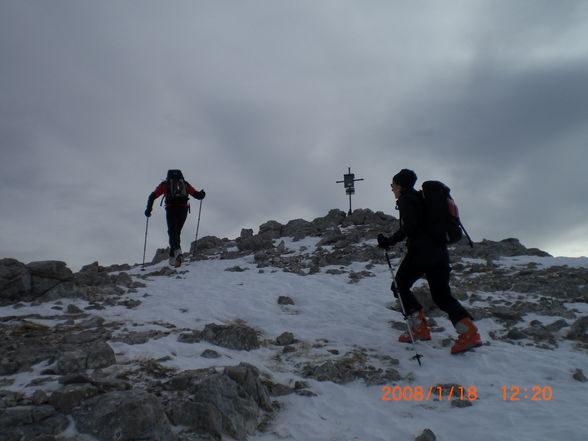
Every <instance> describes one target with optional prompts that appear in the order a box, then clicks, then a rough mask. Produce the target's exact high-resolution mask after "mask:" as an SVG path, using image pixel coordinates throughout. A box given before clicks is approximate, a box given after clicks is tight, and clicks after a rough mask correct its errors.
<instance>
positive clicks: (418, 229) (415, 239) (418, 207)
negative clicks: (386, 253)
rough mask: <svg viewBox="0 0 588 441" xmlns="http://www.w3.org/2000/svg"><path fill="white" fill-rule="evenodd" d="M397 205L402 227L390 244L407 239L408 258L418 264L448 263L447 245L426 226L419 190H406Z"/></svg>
mask: <svg viewBox="0 0 588 441" xmlns="http://www.w3.org/2000/svg"><path fill="white" fill-rule="evenodd" d="M396 206H397V208H398V211H399V213H400V227H399V228H398V230H397V231H396V232H395V233H394V234H393V235H392V236H391V237H390V239H389V243H390V245H394V244H396V243H398V242H400V241H402V240H404V239H407V241H406V247H407V253H406V258H407V259H410V261H411V262H413V263H415V264H417V265H425V266H428V265H436V264H440V263H445V262H447V263H448V262H449V255H448V253H447V245H445V244H444V243H439V242H436V241H434V240H433V239H432V238H431V236H430V235H429V234H428V233H427V231H426V230H425V228H424V214H425V213H424V210H425V207H424V204H423V200H422V198H421V195H420V194H419V192H418V191H416V190H414V189H412V188H411V189H408V190H404V191H403V192H402V194H401V195H400V197H399V198H398V200H397V201H396Z"/></svg>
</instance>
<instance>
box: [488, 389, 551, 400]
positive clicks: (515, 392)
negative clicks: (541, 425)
mask: <svg viewBox="0 0 588 441" xmlns="http://www.w3.org/2000/svg"><path fill="white" fill-rule="evenodd" d="M500 388H501V389H502V399H503V400H504V401H520V400H531V401H549V400H551V399H552V398H553V391H552V390H551V387H549V386H543V387H540V386H533V387H519V386H511V387H506V386H500Z"/></svg>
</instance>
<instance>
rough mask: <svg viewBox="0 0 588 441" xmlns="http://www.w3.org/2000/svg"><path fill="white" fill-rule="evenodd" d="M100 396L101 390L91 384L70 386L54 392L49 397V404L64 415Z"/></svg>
mask: <svg viewBox="0 0 588 441" xmlns="http://www.w3.org/2000/svg"><path fill="white" fill-rule="evenodd" d="M98 394H100V390H99V389H98V388H96V387H94V386H93V385H91V384H70V385H67V386H65V387H63V388H61V389H58V390H56V391H54V392H53V393H52V394H51V396H50V397H49V404H51V405H52V406H53V407H55V408H56V409H57V410H59V411H60V412H62V413H71V411H72V410H73V409H74V408H75V407H77V406H78V404H80V403H81V402H82V401H84V400H86V399H88V398H92V397H95V396H96V395H98Z"/></svg>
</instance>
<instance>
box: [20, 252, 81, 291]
mask: <svg viewBox="0 0 588 441" xmlns="http://www.w3.org/2000/svg"><path fill="white" fill-rule="evenodd" d="M27 269H28V270H29V272H30V274H31V294H32V295H33V297H41V296H42V295H45V294H48V293H49V291H52V290H55V289H56V288H57V287H58V286H59V285H62V284H64V283H66V282H73V273H72V272H71V270H70V269H69V268H68V267H67V266H66V264H65V262H60V261H57V260H47V261H41V262H31V263H29V264H28V265H27ZM60 288H61V289H58V290H57V291H58V292H57V293H53V294H54V296H55V297H59V296H65V295H67V294H69V293H71V292H72V291H73V290H74V285H73V283H69V284H67V285H66V286H62V287H60Z"/></svg>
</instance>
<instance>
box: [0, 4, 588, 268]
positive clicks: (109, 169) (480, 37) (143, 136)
mask: <svg viewBox="0 0 588 441" xmlns="http://www.w3.org/2000/svg"><path fill="white" fill-rule="evenodd" d="M587 16H588V7H587V6H586V5H585V3H584V2H581V1H564V2H559V3H558V5H557V6H554V5H553V4H552V2H548V1H543V2H517V3H516V4H507V3H500V4H497V3H496V2H476V3H472V2H468V1H455V2H450V3H447V2H443V3H440V2H425V3H423V4H420V5H419V6H418V7H417V6H416V5H412V4H407V3H405V2H379V1H373V2H351V1H325V2H318V3H317V2H314V1H298V2H288V3H283V2H282V3H276V2H272V1H265V0H259V1H255V2H247V3H239V2H232V3H226V2H214V3H210V2H188V1H179V0H178V1H173V2H167V3H165V4H163V3H161V2H155V1H153V2H152V1H145V2H141V5H140V7H139V6H138V5H137V3H135V2H108V1H106V2H76V1H67V0H59V1H55V2H51V3H46V2H40V1H38V2H35V1H32V2H19V1H6V2H2V4H1V5H0V55H1V57H2V60H3V63H2V64H1V65H0V116H1V118H0V149H1V151H2V155H3V158H4V159H3V161H2V163H1V164H0V184H1V185H2V187H3V188H4V189H5V191H4V198H3V202H4V207H5V209H3V210H2V215H1V216H0V233H1V236H0V250H1V254H2V256H6V257H16V258H20V259H22V260H24V261H30V260H35V259H44V258H60V259H64V260H66V261H67V262H68V263H70V264H71V265H72V266H79V265H81V264H84V263H89V262H90V261H92V260H95V259H98V260H100V261H101V262H103V263H111V262H124V261H129V262H134V261H138V260H140V258H141V256H142V241H143V234H144V228H145V218H144V216H143V214H142V213H143V209H144V205H145V202H146V198H147V195H148V194H149V192H151V191H152V190H153V188H154V187H155V186H156V185H157V183H158V182H159V181H160V180H161V179H162V178H163V177H164V176H165V172H166V170H167V169H168V168H182V169H183V170H184V172H185V174H186V176H187V177H188V178H189V180H190V182H191V183H192V184H193V185H194V186H196V187H197V188H202V187H204V188H205V189H206V191H207V193H208V195H209V197H208V198H207V199H206V200H205V202H204V203H203V207H204V210H203V219H202V220H203V222H202V224H201V234H215V235H219V236H223V235H228V236H234V235H236V234H238V232H239V229H240V228H241V227H253V228H255V227H257V226H258V225H259V224H260V223H262V222H264V221H266V220H268V219H272V218H273V219H277V220H280V221H287V220H289V219H292V218H296V217H306V218H312V217H315V216H320V215H323V214H324V213H325V212H326V211H327V210H328V209H330V208H333V207H340V208H346V206H347V198H346V197H345V194H344V192H343V189H342V186H341V185H337V184H335V180H338V179H341V175H342V174H343V173H344V172H346V170H347V167H348V166H351V167H352V168H353V170H354V171H355V172H357V174H358V176H361V177H364V178H365V179H366V180H365V181H364V182H361V183H359V184H358V192H357V195H356V196H355V199H354V204H355V206H356V207H369V208H372V209H374V210H384V211H386V212H388V213H393V211H394V210H393V205H394V202H393V198H392V195H391V194H390V191H389V187H388V183H389V180H390V178H391V176H392V175H393V173H394V172H395V171H397V170H398V169H400V168H403V167H409V168H413V169H415V170H416V171H417V174H418V175H419V177H420V178H421V180H422V179H428V178H435V179H443V180H445V181H447V182H448V184H449V185H450V186H451V187H452V188H453V192H454V193H455V196H456V197H457V198H458V201H459V202H460V209H461V211H462V216H463V217H464V221H465V222H466V224H467V225H468V226H469V227H470V230H471V231H470V232H471V233H472V235H474V236H475V237H476V239H481V238H483V237H487V238H491V239H501V238H504V237H509V236H515V237H520V238H521V239H522V240H523V242H524V243H525V244H526V245H528V246H539V247H546V248H548V251H551V252H554V253H557V252H563V251H558V250H571V249H572V248H573V249H574V250H575V251H573V252H575V253H583V254H588V239H586V237H585V235H584V236H583V237H577V236H578V235H577V234H576V235H570V231H574V232H576V231H577V232H579V233H578V234H580V235H582V232H585V231H586V229H587V228H588V227H587V224H586V221H585V219H586V218H588V216H587V215H588V213H587V210H586V204H585V202H584V200H585V198H584V196H583V192H584V189H585V188H586V187H587V184H588V182H587V178H586V173H585V172H584V169H585V166H586V158H585V157H584V156H585V154H584V152H585V151H586V139H587V137H586V130H587V129H586V128H585V124H584V122H585V121H586V120H587V119H588V118H587V116H588V108H587V104H586V103H588V100H587V98H588V96H587V95H588V89H586V87H585V86H584V78H586V76H587V75H586V74H587V73H588V72H587V70H588V63H587V61H586V60H587V59H588V58H587V52H588V44H587V43H586V41H588V38H587V37H588V35H587V34H588V31H586V29H585V26H584V24H585V21H586V18H587ZM197 204H198V203H197V202H195V203H193V213H192V216H191V218H190V219H189V221H188V224H187V226H186V230H185V234H184V238H183V240H184V247H187V242H188V241H189V240H191V239H192V236H193V234H194V231H195V222H196V220H195V217H196V216H195V213H194V208H195V207H196V208H197ZM157 210H159V209H157ZM157 210H156V212H155V215H154V217H152V219H151V221H150V236H149V237H150V240H149V247H150V248H149V249H150V252H149V251H148V253H149V254H150V255H151V254H152V253H153V251H154V248H155V247H158V246H164V245H165V243H166V237H165V236H166V234H165V226H164V220H163V218H162V216H161V212H160V211H157ZM190 229H191V230H192V231H190ZM578 244H584V245H578ZM148 257H150V256H148Z"/></svg>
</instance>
